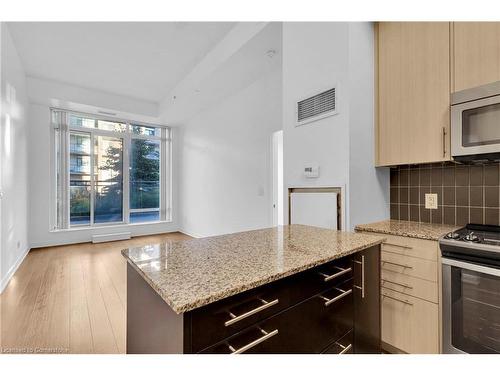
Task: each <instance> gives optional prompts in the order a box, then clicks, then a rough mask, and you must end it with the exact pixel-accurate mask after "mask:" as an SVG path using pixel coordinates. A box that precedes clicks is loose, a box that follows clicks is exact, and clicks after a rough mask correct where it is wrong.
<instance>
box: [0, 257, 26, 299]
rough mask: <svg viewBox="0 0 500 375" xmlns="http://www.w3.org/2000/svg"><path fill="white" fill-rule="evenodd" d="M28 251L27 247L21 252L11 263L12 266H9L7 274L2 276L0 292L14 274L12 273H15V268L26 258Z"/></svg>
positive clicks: (0, 292)
mask: <svg viewBox="0 0 500 375" xmlns="http://www.w3.org/2000/svg"><path fill="white" fill-rule="evenodd" d="M29 252H30V248H29V247H28V248H26V249H25V250H24V251H23V252H22V254H21V256H20V257H19V258H18V259H17V260H16V262H15V263H14V264H13V265H12V267H10V269H9V271H7V274H6V275H5V276H4V277H2V280H1V281H0V294H2V293H3V291H4V290H5V288H6V287H7V285H8V284H9V281H10V279H11V278H12V276H14V273H16V271H17V269H18V268H19V266H20V265H21V263H22V262H23V260H24V258H26V255H28V253H29Z"/></svg>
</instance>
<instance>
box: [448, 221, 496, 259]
mask: <svg viewBox="0 0 500 375" xmlns="http://www.w3.org/2000/svg"><path fill="white" fill-rule="evenodd" d="M439 246H440V248H441V253H442V255H443V256H444V257H453V258H462V259H467V260H471V261H476V262H484V261H486V262H487V263H489V264H495V265H497V264H498V263H499V262H500V226H493V225H477V224H467V225H466V226H465V227H463V228H460V229H458V230H456V231H454V232H450V233H447V234H446V235H445V236H443V237H442V238H441V239H440V240H439ZM485 259H486V260H485Z"/></svg>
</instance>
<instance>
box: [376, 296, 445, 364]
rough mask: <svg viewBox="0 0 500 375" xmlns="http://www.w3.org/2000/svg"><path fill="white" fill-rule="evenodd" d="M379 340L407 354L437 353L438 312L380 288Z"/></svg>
mask: <svg viewBox="0 0 500 375" xmlns="http://www.w3.org/2000/svg"><path fill="white" fill-rule="evenodd" d="M381 297H382V341H383V342H385V343H387V344H389V345H390V346H392V347H394V348H396V349H399V350H401V351H403V352H406V353H410V354H438V353H439V309H438V305H437V304H436V303H432V302H427V301H424V300H421V299H419V298H414V297H411V296H409V295H407V294H403V293H399V292H395V291H393V290H390V289H386V288H382V291H381Z"/></svg>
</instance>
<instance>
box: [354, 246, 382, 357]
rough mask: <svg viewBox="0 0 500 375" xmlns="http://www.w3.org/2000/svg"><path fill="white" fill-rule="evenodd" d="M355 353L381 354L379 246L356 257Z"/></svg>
mask: <svg viewBox="0 0 500 375" xmlns="http://www.w3.org/2000/svg"><path fill="white" fill-rule="evenodd" d="M354 285H355V286H354V289H353V290H354V352H355V353H358V354H359V353H380V246H374V247H371V248H369V249H366V250H363V251H361V252H359V253H357V254H355V256H354Z"/></svg>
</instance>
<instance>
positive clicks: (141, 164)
mask: <svg viewBox="0 0 500 375" xmlns="http://www.w3.org/2000/svg"><path fill="white" fill-rule="evenodd" d="M52 119H53V124H54V129H55V130H54V139H55V153H54V155H55V159H56V160H55V163H54V164H55V169H56V171H55V173H54V176H55V185H56V189H55V191H56V194H55V197H56V202H55V204H54V206H55V210H54V211H55V214H54V225H53V227H54V228H55V229H68V228H74V227H82V226H99V225H111V224H128V223H149V222H158V221H170V220H171V212H170V211H171V210H170V206H171V199H170V129H169V128H168V127H165V126H159V125H151V124H138V123H136V122H131V121H121V120H120V121H118V120H110V119H107V118H100V117H97V116H93V115H87V114H80V113H74V112H67V111H61V110H55V109H53V110H52Z"/></svg>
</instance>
